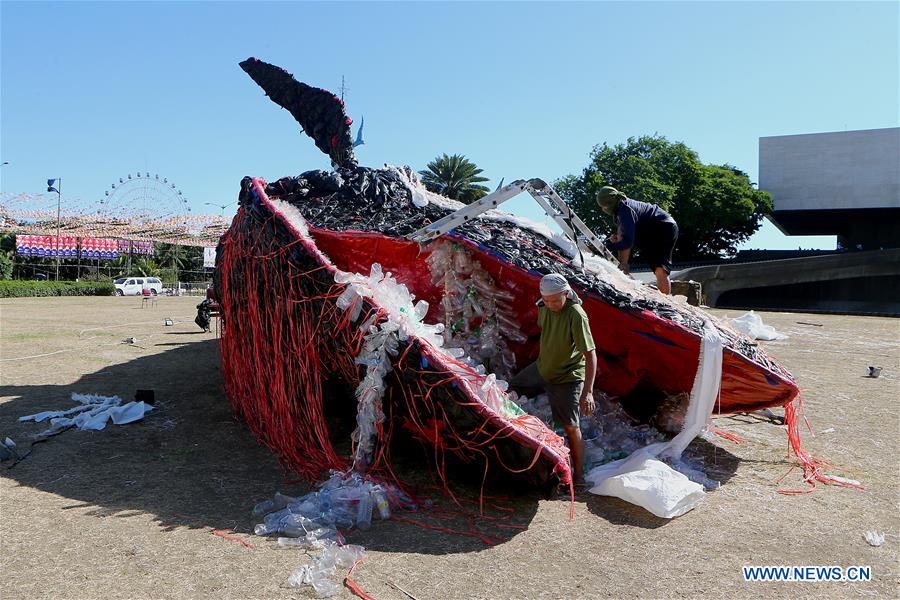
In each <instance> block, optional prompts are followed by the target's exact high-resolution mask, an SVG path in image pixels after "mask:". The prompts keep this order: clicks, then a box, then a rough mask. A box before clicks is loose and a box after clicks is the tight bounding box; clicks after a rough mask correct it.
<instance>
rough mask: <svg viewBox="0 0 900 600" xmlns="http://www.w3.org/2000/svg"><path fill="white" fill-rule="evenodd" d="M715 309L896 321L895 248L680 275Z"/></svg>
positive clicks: (898, 273) (899, 276) (899, 293)
mask: <svg viewBox="0 0 900 600" xmlns="http://www.w3.org/2000/svg"><path fill="white" fill-rule="evenodd" d="M673 278H674V279H681V280H686V279H693V280H694V281H699V282H700V283H701V285H702V286H703V294H704V296H705V298H706V304H707V305H709V306H714V307H717V308H742V309H751V308H754V309H769V310H787V311H795V310H796V311H803V312H832V313H846V314H873V315H891V316H900V248H892V249H889V250H874V251H869V252H847V253H844V254H831V255H827V256H813V257H806V258H789V259H784V260H769V261H761V262H752V263H737V264H725V265H710V266H706V267H693V268H690V269H685V270H683V271H680V272H678V273H676V274H674V276H673Z"/></svg>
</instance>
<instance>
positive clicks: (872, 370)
mask: <svg viewBox="0 0 900 600" xmlns="http://www.w3.org/2000/svg"><path fill="white" fill-rule="evenodd" d="M882 370H883V369H882V367H869V374H868V375H866V377H871V378H872V379H874V378H876V377H879V376H880V375H881V371H882Z"/></svg>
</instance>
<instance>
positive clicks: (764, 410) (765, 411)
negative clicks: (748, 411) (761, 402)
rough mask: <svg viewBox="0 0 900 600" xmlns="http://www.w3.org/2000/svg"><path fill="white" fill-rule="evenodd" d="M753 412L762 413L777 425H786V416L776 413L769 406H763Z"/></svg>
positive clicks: (762, 415) (761, 414)
mask: <svg viewBox="0 0 900 600" xmlns="http://www.w3.org/2000/svg"><path fill="white" fill-rule="evenodd" d="M753 414H755V415H760V416H761V417H765V418H767V419H769V420H770V421H772V422H773V423H775V424H776V425H784V417H782V416H779V415H776V414H775V413H773V412H772V411H771V410H769V409H768V408H762V409H760V410H755V411H753Z"/></svg>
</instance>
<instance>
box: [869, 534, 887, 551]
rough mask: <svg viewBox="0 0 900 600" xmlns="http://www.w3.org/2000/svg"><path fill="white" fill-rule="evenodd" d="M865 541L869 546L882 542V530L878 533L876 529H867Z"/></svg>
mask: <svg viewBox="0 0 900 600" xmlns="http://www.w3.org/2000/svg"><path fill="white" fill-rule="evenodd" d="M866 541H867V542H869V545H870V546H875V547H876V548H877V547H878V546H880V545H882V544H883V543H884V532H881V533H878V532H877V531H867V532H866Z"/></svg>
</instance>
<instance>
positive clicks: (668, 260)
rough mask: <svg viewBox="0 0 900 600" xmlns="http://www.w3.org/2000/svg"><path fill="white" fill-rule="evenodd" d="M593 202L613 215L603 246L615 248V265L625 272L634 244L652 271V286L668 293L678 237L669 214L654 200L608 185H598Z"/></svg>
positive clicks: (611, 249) (673, 221)
mask: <svg viewBox="0 0 900 600" xmlns="http://www.w3.org/2000/svg"><path fill="white" fill-rule="evenodd" d="M597 204H599V205H600V209H601V210H602V211H603V212H605V213H606V214H608V215H611V216H612V217H613V218H614V219H615V222H616V229H617V230H616V233H615V234H613V235H611V236H610V237H609V239H607V240H606V247H607V248H609V249H610V251H613V252H618V255H619V267H620V268H621V269H622V270H623V271H624V272H626V273H628V261H629V259H630V258H631V249H632V248H633V247H634V246H638V247H639V248H640V249H641V257H642V258H643V259H644V260H646V261H647V262H648V263H649V264H650V268H651V269H653V273H654V274H655V275H656V287H658V288H659V291H661V292H662V293H663V294H669V293H671V291H672V286H671V284H670V283H669V273H671V271H672V250H673V249H674V248H675V242H676V241H677V240H678V224H677V223H675V219H673V218H672V215H670V214H669V213H667V212H666V211H664V210H663V209H661V208H660V207H658V206H657V205H655V204H650V203H649V202H639V201H637V200H632V199H631V198H628V197H626V196H625V194H623V193H622V192H620V191H619V190H617V189H616V188H614V187H611V186H608V185H607V186H604V187H602V188H600V192H599V193H598V194H597Z"/></svg>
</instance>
